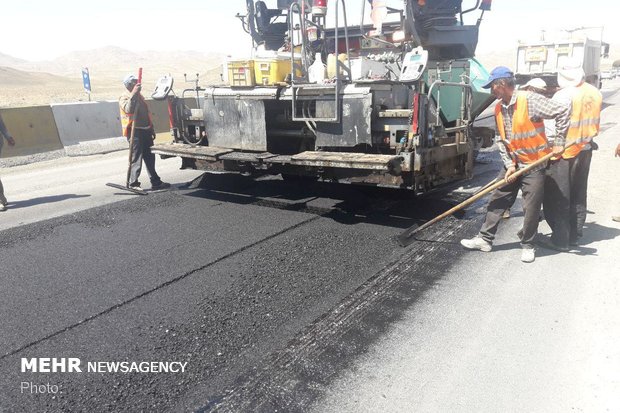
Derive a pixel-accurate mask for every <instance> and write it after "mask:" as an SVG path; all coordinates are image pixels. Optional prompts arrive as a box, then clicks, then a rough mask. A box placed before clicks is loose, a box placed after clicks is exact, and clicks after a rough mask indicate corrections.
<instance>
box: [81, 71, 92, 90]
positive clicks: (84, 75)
mask: <svg viewBox="0 0 620 413" xmlns="http://www.w3.org/2000/svg"><path fill="white" fill-rule="evenodd" d="M82 81H83V82H84V90H86V92H87V93H90V75H89V74H88V68H87V67H84V68H82Z"/></svg>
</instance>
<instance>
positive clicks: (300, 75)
mask: <svg viewBox="0 0 620 413" xmlns="http://www.w3.org/2000/svg"><path fill="white" fill-rule="evenodd" d="M347 3H348V4H347ZM351 3H353V2H351V1H347V2H345V1H344V0H331V1H327V0H313V1H307V0H299V1H295V0H278V1H277V2H276V1H274V2H272V3H271V4H270V5H267V4H266V3H265V2H264V1H256V2H254V1H253V0H246V13H245V14H238V15H237V17H239V19H240V21H241V27H242V29H243V30H244V31H245V32H246V33H247V34H248V35H249V37H250V40H251V42H252V44H253V53H252V54H251V55H248V56H245V57H243V58H241V59H228V60H227V61H226V62H225V65H224V68H225V69H224V73H223V76H222V78H223V80H224V83H223V84H214V85H209V86H205V87H198V85H196V87H195V89H194V92H195V94H196V99H195V102H194V105H193V106H192V107H190V106H189V105H187V103H186V101H187V99H183V98H182V96H181V97H179V96H176V95H175V94H174V91H173V87H172V86H173V81H174V80H173V79H171V78H167V77H165V78H162V79H160V81H159V82H158V85H157V87H156V90H155V92H154V94H153V98H154V99H159V100H164V99H167V100H168V105H169V113H170V124H171V134H172V137H173V140H172V142H170V143H164V144H158V145H155V146H154V147H153V148H152V151H153V152H154V153H157V154H160V155H161V156H164V157H168V156H178V157H181V158H182V159H183V166H184V167H192V168H198V169H203V170H207V171H226V172H237V173H241V174H243V175H247V176H253V177H259V176H262V175H267V174H271V175H277V174H280V175H281V176H282V177H283V178H284V179H294V180H316V179H321V180H327V181H335V182H347V183H356V184H367V185H378V186H389V187H396V188H405V189H409V190H412V191H414V192H415V193H423V192H426V191H429V190H431V189H433V188H435V187H437V186H438V185H442V184H446V183H448V182H452V181H455V180H461V179H467V178H469V177H471V176H472V172H473V165H474V159H475V155H476V152H477V151H478V150H479V149H480V148H481V147H484V146H490V145H491V144H492V141H493V138H494V136H495V133H494V131H493V130H492V129H489V128H484V127H474V126H473V122H474V120H475V118H476V117H477V116H478V115H479V114H480V113H481V112H482V111H483V110H484V109H486V108H487V107H488V106H489V105H490V104H491V103H492V102H493V101H494V100H495V99H494V98H493V97H492V96H491V95H490V94H489V92H488V90H486V89H483V88H482V85H483V84H484V83H485V82H486V80H487V78H488V72H487V71H486V70H485V68H484V67H483V66H482V65H481V64H480V63H479V62H478V61H477V60H476V59H475V57H474V54H475V49H476V46H477V43H478V29H479V25H480V23H481V21H482V17H483V15H484V13H485V11H486V10H489V8H490V3H491V2H490V1H489V0H482V1H481V0H477V1H473V2H472V4H471V5H470V6H471V7H463V5H462V3H463V2H462V1H460V0H425V1H421V0H405V1H399V2H396V3H399V5H400V6H401V7H400V8H399V7H391V6H389V5H387V3H388V2H386V1H377V0H374V1H372V2H369V1H368V0H359V3H358V6H359V7H360V8H361V10H362V12H361V17H359V20H357V21H354V22H353V23H352V24H351V22H352V20H351V16H350V15H347V6H348V5H351ZM366 12H369V16H370V19H371V20H372V23H370V22H368V14H367V13H366ZM330 13H331V14H330ZM470 13H471V14H474V13H476V14H475V15H474V17H477V19H475V20H474V21H473V22H472V23H470V24H468V23H467V22H466V20H467V18H468V17H471V15H470ZM478 13H479V14H478ZM330 15H331V16H333V17H330Z"/></svg>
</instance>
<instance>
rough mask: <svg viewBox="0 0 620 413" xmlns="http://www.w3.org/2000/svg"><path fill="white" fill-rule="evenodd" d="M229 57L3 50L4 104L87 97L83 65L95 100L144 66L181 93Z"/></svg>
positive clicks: (208, 80) (507, 53)
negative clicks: (37, 57)
mask: <svg viewBox="0 0 620 413" xmlns="http://www.w3.org/2000/svg"><path fill="white" fill-rule="evenodd" d="M610 54H611V56H610V58H609V59H605V60H604V61H603V67H604V68H605V65H607V66H611V62H612V61H613V60H614V59H619V58H620V50H619V48H617V47H614V46H612V47H611V53H610ZM477 58H478V59H479V60H480V61H481V62H482V64H483V65H484V66H485V67H486V68H487V69H489V70H490V69H492V68H493V67H495V66H498V65H504V66H508V67H514V65H515V63H516V49H515V48H510V49H504V50H496V51H493V52H488V53H485V54H481V55H479V56H477ZM224 59H225V55H223V54H218V53H201V52H197V51H191V50H187V51H172V52H170V51H144V52H133V51H129V50H126V49H122V48H120V47H116V46H107V47H103V48H98V49H92V50H82V51H75V52H71V53H68V54H65V55H63V56H60V57H58V58H56V59H53V60H45V61H29V60H25V59H19V58H16V57H13V56H9V55H6V54H2V53H0V91H1V92H0V107H14V106H31V105H48V104H50V103H65V102H79V101H86V100H88V95H87V94H86V93H85V92H84V89H83V86H82V68H83V67H87V68H88V69H89V73H90V80H91V86H92V93H91V95H90V98H91V100H95V101H96V100H116V99H118V97H119V96H120V94H121V93H122V92H123V85H122V79H123V78H124V77H125V75H126V74H128V73H134V74H137V68H138V67H142V68H143V70H144V72H143V73H144V74H143V76H144V79H143V83H144V85H145V91H146V92H147V93H146V94H147V95H148V94H149V93H150V91H151V90H152V88H154V85H155V82H156V81H157V79H159V78H160V77H162V76H163V75H166V74H171V75H172V76H173V77H174V79H175V90H176V91H177V93H180V91H181V90H182V89H184V88H191V87H193V83H185V81H184V76H183V75H184V74H185V73H187V74H188V79H189V80H191V79H195V77H196V74H199V79H200V84H201V85H202V86H205V85H208V84H214V83H220V81H221V78H220V74H221V72H222V69H221V67H222V66H221V65H222V62H223V61H224Z"/></svg>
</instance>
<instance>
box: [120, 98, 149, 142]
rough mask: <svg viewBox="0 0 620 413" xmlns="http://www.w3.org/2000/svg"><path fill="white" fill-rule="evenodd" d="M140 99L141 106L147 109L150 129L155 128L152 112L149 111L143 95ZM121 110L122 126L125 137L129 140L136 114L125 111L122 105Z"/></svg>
mask: <svg viewBox="0 0 620 413" xmlns="http://www.w3.org/2000/svg"><path fill="white" fill-rule="evenodd" d="M138 99H140V101H141V103H142V104H141V105H140V103H138V105H139V106H141V107H143V108H146V112H147V114H148V117H149V127H151V128H152V127H153V120H152V119H151V112H150V111H149V110H148V106H147V105H146V101H145V100H144V97H143V96H142V95H138ZM120 109H121V126H122V128H123V136H124V137H126V138H129V136H130V134H131V127H132V125H133V120H134V116H135V113H127V112H125V110H124V109H123V106H122V105H120Z"/></svg>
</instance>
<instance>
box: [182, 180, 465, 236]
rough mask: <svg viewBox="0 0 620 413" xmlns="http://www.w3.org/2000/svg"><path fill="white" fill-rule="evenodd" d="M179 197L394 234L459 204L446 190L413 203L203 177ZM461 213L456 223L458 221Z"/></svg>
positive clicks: (355, 190) (363, 190) (409, 197)
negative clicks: (300, 214) (381, 229)
mask: <svg viewBox="0 0 620 413" xmlns="http://www.w3.org/2000/svg"><path fill="white" fill-rule="evenodd" d="M203 177H204V178H202V179H201V178H198V179H197V180H195V181H194V183H192V184H190V185H188V186H187V187H186V188H180V189H185V191H183V192H184V195H186V196H192V197H197V198H204V199H209V200H212V201H220V202H229V203H236V204H242V205H249V204H253V205H258V206H263V207H271V208H277V209H284V210H289V211H298V212H305V213H311V214H316V215H321V216H324V217H326V218H330V219H333V220H334V221H337V222H339V223H343V224H351V225H352V224H358V223H370V224H376V225H382V226H389V227H394V228H403V229H404V228H408V227H410V226H411V225H413V224H418V225H419V224H422V223H424V222H426V221H428V220H430V219H432V218H434V217H435V216H437V215H439V214H441V213H442V212H444V211H447V210H448V209H450V208H452V207H453V206H454V205H456V204H457V203H458V202H460V201H461V200H460V199H459V200H456V201H455V200H452V199H444V198H446V195H447V194H449V191H450V189H451V188H450V187H446V188H445V190H444V189H442V190H438V191H436V192H433V193H432V194H427V195H424V196H418V197H416V196H415V195H414V194H413V193H412V192H411V191H408V190H402V189H393V188H381V187H370V186H360V185H349V184H339V183H330V182H313V181H308V180H299V181H283V180H280V179H265V180H253V179H252V178H249V177H244V176H241V175H237V174H208V173H207V174H205V175H203ZM463 216H464V213H463V212H458V213H456V214H455V217H457V218H461V217H463Z"/></svg>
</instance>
